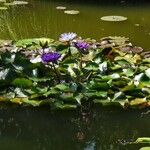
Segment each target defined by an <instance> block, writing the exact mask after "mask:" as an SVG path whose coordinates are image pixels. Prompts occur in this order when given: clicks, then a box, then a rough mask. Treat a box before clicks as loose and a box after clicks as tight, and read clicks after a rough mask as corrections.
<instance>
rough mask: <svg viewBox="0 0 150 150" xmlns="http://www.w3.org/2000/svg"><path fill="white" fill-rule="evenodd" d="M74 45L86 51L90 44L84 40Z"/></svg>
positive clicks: (83, 51)
mask: <svg viewBox="0 0 150 150" xmlns="http://www.w3.org/2000/svg"><path fill="white" fill-rule="evenodd" d="M75 46H76V47H77V48H78V49H79V50H80V51H81V52H82V53H86V52H87V50H88V49H89V47H90V45H89V44H88V43H87V42H85V41H78V42H76V43H75Z"/></svg>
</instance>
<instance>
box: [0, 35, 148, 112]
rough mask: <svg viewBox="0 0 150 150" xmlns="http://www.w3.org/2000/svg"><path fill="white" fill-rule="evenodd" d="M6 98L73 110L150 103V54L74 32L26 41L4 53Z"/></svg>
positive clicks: (1, 67) (1, 87)
mask: <svg viewBox="0 0 150 150" xmlns="http://www.w3.org/2000/svg"><path fill="white" fill-rule="evenodd" d="M0 95H1V96H0V101H3V102H12V103H17V104H23V105H32V106H40V105H50V106H51V108H61V109H65V108H66V109H72V108H77V107H82V105H83V104H85V103H99V104H101V105H103V106H104V105H115V106H120V107H122V108H128V107H138V108H139V107H140V108H141V107H142V108H143V107H149V106H150V58H144V57H142V55H140V54H137V53H133V52H122V51H120V50H119V49H118V47H117V46H116V47H115V46H114V47H112V46H110V47H104V48H103V47H102V46H101V45H100V43H98V42H97V41H95V40H91V39H82V38H79V37H77V35H76V34H74V33H66V34H63V35H61V37H60V39H59V41H54V40H52V39H47V38H42V39H26V40H19V41H17V42H14V43H13V46H12V48H11V50H7V49H5V50H3V51H1V54H0Z"/></svg>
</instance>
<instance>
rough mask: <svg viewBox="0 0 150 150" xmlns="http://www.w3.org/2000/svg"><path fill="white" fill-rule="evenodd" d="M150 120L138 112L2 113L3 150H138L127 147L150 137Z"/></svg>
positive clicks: (0, 138) (20, 110)
mask: <svg viewBox="0 0 150 150" xmlns="http://www.w3.org/2000/svg"><path fill="white" fill-rule="evenodd" d="M149 126H150V117H149V116H148V115H142V114H141V112H139V111H137V112H136V111H135V110H134V112H133V111H121V110H120V111H119V110H113V111H112V110H111V111H110V110H102V109H101V108H98V109H93V111H92V112H91V114H88V115H84V117H83V116H81V115H79V114H78V113H77V112H55V113H51V112H50V110H49V109H48V108H42V109H40V110H38V109H31V108H19V107H18V108H16V107H14V108H5V109H4V108H3V109H0V149H1V150H27V149H30V150H138V149H139V148H141V147H142V145H126V143H127V142H130V141H134V140H135V139H136V138H138V137H143V136H144V137H145V136H149V135H150V130H149Z"/></svg>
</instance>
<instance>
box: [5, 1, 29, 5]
mask: <svg viewBox="0 0 150 150" xmlns="http://www.w3.org/2000/svg"><path fill="white" fill-rule="evenodd" d="M27 4H28V2H26V1H13V2H11V3H4V5H5V6H14V5H27Z"/></svg>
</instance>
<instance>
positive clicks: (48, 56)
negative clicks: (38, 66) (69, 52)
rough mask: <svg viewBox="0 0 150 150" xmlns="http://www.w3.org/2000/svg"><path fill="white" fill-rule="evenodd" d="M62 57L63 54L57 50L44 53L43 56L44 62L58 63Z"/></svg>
mask: <svg viewBox="0 0 150 150" xmlns="http://www.w3.org/2000/svg"><path fill="white" fill-rule="evenodd" d="M60 57H61V55H60V54H59V53H57V52H50V53H44V54H42V56H41V58H42V61H43V62H44V63H49V62H52V63H56V62H57V60H58V59H59V58H60Z"/></svg>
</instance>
